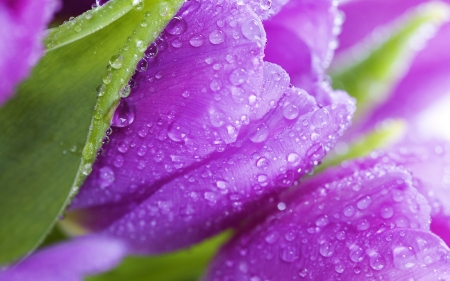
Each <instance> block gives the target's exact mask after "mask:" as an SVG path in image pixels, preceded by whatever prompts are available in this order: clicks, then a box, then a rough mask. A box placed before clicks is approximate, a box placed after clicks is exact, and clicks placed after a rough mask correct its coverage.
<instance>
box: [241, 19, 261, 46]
mask: <svg viewBox="0 0 450 281" xmlns="http://www.w3.org/2000/svg"><path fill="white" fill-rule="evenodd" d="M241 31H242V34H243V35H244V37H245V38H247V39H249V40H252V41H256V40H261V37H262V28H261V25H260V24H259V23H258V21H256V20H254V19H252V20H249V21H247V22H245V23H244V24H243V25H242V27H241Z"/></svg>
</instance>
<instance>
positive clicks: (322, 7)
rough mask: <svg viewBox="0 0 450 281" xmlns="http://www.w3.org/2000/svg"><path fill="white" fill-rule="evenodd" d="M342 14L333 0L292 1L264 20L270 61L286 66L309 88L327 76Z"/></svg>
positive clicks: (298, 83)
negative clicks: (326, 70) (324, 75)
mask: <svg viewBox="0 0 450 281" xmlns="http://www.w3.org/2000/svg"><path fill="white" fill-rule="evenodd" d="M341 24H342V15H341V14H340V13H339V11H338V9H337V7H336V5H335V4H333V1H329V0H307V1H290V2H289V3H287V4H286V6H285V7H283V9H282V10H281V11H280V12H279V13H278V14H277V15H275V16H274V17H273V18H271V19H270V20H268V21H266V22H265V23H264V28H265V29H266V32H267V42H268V44H267V48H266V51H265V53H266V57H265V59H266V60H267V61H270V62H273V63H277V64H279V65H280V66H281V67H283V68H284V69H285V70H286V71H287V73H288V74H289V75H290V77H291V81H292V83H293V84H294V85H295V86H297V87H301V88H304V89H306V90H308V91H309V90H310V89H311V85H313V84H314V83H318V82H321V80H323V79H324V77H323V73H324V69H326V68H327V67H328V65H329V63H330V62H331V59H332V57H333V53H334V49H335V48H336V46H337V45H336V36H337V35H338V34H339V32H340V27H341Z"/></svg>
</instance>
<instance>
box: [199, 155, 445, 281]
mask: <svg viewBox="0 0 450 281" xmlns="http://www.w3.org/2000/svg"><path fill="white" fill-rule="evenodd" d="M276 206H277V210H276V211H272V213H271V214H270V215H269V216H268V217H267V218H266V219H264V220H263V221H262V222H259V223H256V225H255V224H251V225H250V226H247V227H246V228H244V229H243V230H242V231H241V232H239V234H238V235H237V236H236V237H235V238H234V239H233V240H232V241H231V242H230V243H229V244H227V245H226V246H225V247H224V248H223V249H222V250H221V252H220V253H219V254H218V256H217V257H216V258H215V259H214V261H213V262H212V266H211V267H210V269H209V271H208V272H207V274H206V276H205V278H204V279H203V280H223V281H225V280H367V279H368V278H371V279H374V280H410V278H413V279H414V280H434V279H436V278H444V277H445V278H449V277H450V275H449V274H450V267H449V259H448V256H449V254H450V250H449V249H448V248H447V246H446V245H445V244H444V243H443V242H442V241H441V240H440V239H439V238H438V237H437V236H435V235H434V234H432V233H431V232H429V222H428V221H429V211H430V209H429V207H428V205H427V202H426V200H425V199H424V198H423V197H422V196H421V195H420V194H419V193H418V192H417V190H416V189H415V188H413V187H412V181H411V177H410V175H409V174H408V172H406V171H405V170H404V169H402V168H399V167H395V166H393V165H389V164H388V165H380V164H375V165H374V163H371V162H370V161H369V162H364V161H362V162H360V163H359V162H350V163H347V165H346V166H342V167H339V168H335V169H329V170H327V171H326V172H324V173H323V174H320V175H318V176H317V177H315V178H313V179H310V180H308V181H307V182H305V183H304V184H303V185H302V186H301V187H299V188H297V189H296V190H294V191H293V192H290V193H287V194H285V195H284V196H282V197H281V198H280V201H276Z"/></svg>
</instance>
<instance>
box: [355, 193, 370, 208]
mask: <svg viewBox="0 0 450 281" xmlns="http://www.w3.org/2000/svg"><path fill="white" fill-rule="evenodd" d="M370 204H372V198H371V197H370V196H364V197H363V198H361V199H359V200H358V202H356V207H357V208H358V209H360V210H365V209H367V208H368V207H369V206H370Z"/></svg>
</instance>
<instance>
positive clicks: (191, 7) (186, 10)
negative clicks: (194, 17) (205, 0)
mask: <svg viewBox="0 0 450 281" xmlns="http://www.w3.org/2000/svg"><path fill="white" fill-rule="evenodd" d="M199 8H200V2H199V1H198V0H186V1H185V2H184V5H183V6H182V7H181V9H180V11H179V13H181V15H182V16H183V17H184V16H187V15H189V14H192V13H194V12H196V11H197V10H198V9H199Z"/></svg>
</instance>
